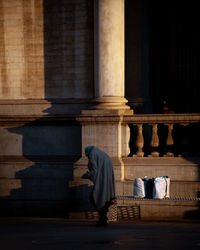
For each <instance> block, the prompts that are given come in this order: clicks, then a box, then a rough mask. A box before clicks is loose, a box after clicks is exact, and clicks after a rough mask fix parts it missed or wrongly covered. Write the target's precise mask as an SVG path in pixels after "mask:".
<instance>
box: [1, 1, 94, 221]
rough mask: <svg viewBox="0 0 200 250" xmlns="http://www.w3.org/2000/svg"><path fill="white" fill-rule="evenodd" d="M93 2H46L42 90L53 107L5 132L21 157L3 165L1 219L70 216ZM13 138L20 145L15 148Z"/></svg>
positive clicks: (89, 87)
mask: <svg viewBox="0 0 200 250" xmlns="http://www.w3.org/2000/svg"><path fill="white" fill-rule="evenodd" d="M92 4H93V1H86V0H82V1H76V0H75V1H71V0H66V1H57V0H49V1H43V10H44V15H43V16H44V77H45V90H44V91H45V99H46V100H47V102H49V103H50V104H51V107H50V108H49V109H48V110H44V111H43V113H44V114H45V115H46V117H44V118H43V115H41V118H38V119H35V120H34V118H33V119H31V121H24V122H23V121H19V122H18V123H17V124H18V125H17V126H15V127H14V126H13V125H12V126H10V127H6V128H5V133H6V136H7V137H8V138H11V137H12V138H11V139H9V141H7V142H6V145H9V149H8V151H9V153H10V152H11V151H17V155H19V156H16V157H15V156H12V157H10V156H9V157H7V158H8V160H6V161H7V162H6V163H5V164H6V167H8V168H7V169H9V173H8V174H7V175H6V176H5V182H3V189H4V190H6V192H5V193H4V195H2V196H1V197H0V203H1V205H0V206H1V211H3V213H1V215H2V216H3V215H9V216H17V215H19V216H45V217H46V216H48V217H51V216H62V217H63V216H64V217H67V213H68V211H69V209H70V206H71V205H70V201H69V198H70V190H69V181H71V180H72V178H73V164H74V162H75V161H77V160H78V158H79V157H80V155H81V126H80V125H79V124H78V123H77V122H76V121H75V116H76V115H77V114H79V113H80V110H81V109H82V108H83V107H82V106H84V105H85V104H84V103H83V105H82V103H79V102H78V101H77V102H76V98H91V97H92V95H93V24H92V22H93V14H92V13H93V11H91V9H92V8H93V6H92ZM88 92H89V93H88ZM66 99H67V100H66ZM69 99H73V100H74V102H70V101H69ZM37 105H40V103H39V104H37ZM37 107H38V106H37ZM41 107H42V105H41ZM84 107H85V106H84ZM41 109H42V108H41ZM27 115H29V114H27ZM24 120H26V118H24ZM7 134H8V135H7ZM13 138H16V140H18V143H17V142H15V143H13V144H12V141H13ZM2 145H3V144H2ZM3 146H4V145H3ZM20 147H22V149H21V151H22V152H20V153H18V152H19V151H20V150H19V148H20ZM11 148H12V149H13V150H12V149H11ZM7 155H8V154H7ZM13 155H15V154H13ZM7 169H6V171H7ZM4 184H5V185H4ZM81 188H82V187H81ZM83 188H84V190H85V188H86V187H83Z"/></svg>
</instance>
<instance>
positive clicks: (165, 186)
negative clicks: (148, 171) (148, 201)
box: [153, 176, 170, 199]
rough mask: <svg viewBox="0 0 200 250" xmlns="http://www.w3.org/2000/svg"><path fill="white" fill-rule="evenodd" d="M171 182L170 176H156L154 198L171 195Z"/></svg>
mask: <svg viewBox="0 0 200 250" xmlns="http://www.w3.org/2000/svg"><path fill="white" fill-rule="evenodd" d="M167 179H168V180H167ZM169 183H170V179H169V178H164V177H163V176H161V177H156V178H155V179H154V185H153V198H155V199H163V198H165V197H169Z"/></svg>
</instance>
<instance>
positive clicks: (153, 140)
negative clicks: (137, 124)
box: [150, 124, 159, 157]
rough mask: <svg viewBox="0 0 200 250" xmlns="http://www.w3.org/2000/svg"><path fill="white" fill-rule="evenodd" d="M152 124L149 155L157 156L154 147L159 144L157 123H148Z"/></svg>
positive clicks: (157, 153)
mask: <svg viewBox="0 0 200 250" xmlns="http://www.w3.org/2000/svg"><path fill="white" fill-rule="evenodd" d="M150 125H151V126H152V138H151V147H152V152H151V155H150V156H153V157H158V156H159V152H158V151H156V148H158V146H159V137H158V124H150Z"/></svg>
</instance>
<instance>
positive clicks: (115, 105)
mask: <svg viewBox="0 0 200 250" xmlns="http://www.w3.org/2000/svg"><path fill="white" fill-rule="evenodd" d="M94 23H95V27H94V28H95V32H94V35H95V38H94V43H95V44H94V49H95V53H94V54H95V100H96V105H95V106H94V108H95V109H129V107H128V106H126V103H127V100H126V99H125V98H124V0H95V1H94Z"/></svg>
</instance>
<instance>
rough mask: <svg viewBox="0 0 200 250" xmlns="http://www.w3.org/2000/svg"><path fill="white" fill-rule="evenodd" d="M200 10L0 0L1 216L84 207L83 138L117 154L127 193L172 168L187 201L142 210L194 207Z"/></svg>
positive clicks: (138, 0) (79, 0)
mask: <svg viewBox="0 0 200 250" xmlns="http://www.w3.org/2000/svg"><path fill="white" fill-rule="evenodd" d="M197 9H198V8H197V6H196V3H194V2H192V3H189V4H188V5H186V4H184V2H182V1H179V0H177V1H171V0H170V1H167V2H163V1H158V0H153V1H148V0H59V1H57V0H0V207H1V211H2V212H1V216H6V215H9V216H11V215H15V216H62V217H63V216H65V217H68V216H69V214H70V213H73V212H74V211H76V212H77V211H79V212H80V211H83V210H87V208H86V207H87V206H85V205H87V202H85V201H87V194H88V190H89V189H90V183H88V182H85V181H83V180H82V179H81V178H80V177H81V174H82V173H83V172H84V171H85V169H86V167H87V159H86V158H85V157H84V153H83V152H84V151H83V150H84V147H85V146H86V145H95V146H97V147H99V148H101V149H103V150H105V151H106V152H107V153H108V154H109V155H110V156H111V158H112V161H113V165H114V168H115V178H116V187H117V195H118V196H120V197H127V196H129V197H131V196H132V195H133V180H134V178H136V177H144V176H145V175H148V176H149V177H154V176H159V175H168V176H170V178H171V197H172V198H173V197H174V199H175V198H176V197H184V198H187V197H190V198H191V197H192V200H190V201H188V200H187V201H186V200H185V201H177V200H175V201H167V203H162V202H161V201H159V202H158V201H153V200H152V201H134V204H135V203H138V206H140V207H141V211H140V212H141V216H142V217H145V216H146V217H152V216H155V217H156V216H157V217H158V216H161V214H162V216H163V211H164V214H165V215H166V217H167V216H168V217H180V216H185V214H186V213H187V212H188V211H190V210H192V211H193V210H194V211H195V210H196V209H197V211H198V206H199V203H198V199H197V198H198V197H199V196H198V195H199V194H198V193H199V190H200V185H199V180H200V179H199V178H200V177H199V158H198V156H199V148H200V140H199V139H200V135H199V122H200V114H199V113H198V112H199V103H198V102H199V92H200V85H199V79H200V73H199V70H198V68H199V55H200V51H199V50H200V48H199V42H200V41H199V36H198V30H199V26H200V22H199V16H198V13H197ZM84 202H85V203H84ZM130 202H131V201H129V203H130ZM145 202H146V203H145ZM163 202H164V201H163ZM165 202H166V201H165ZM119 204H121V206H122V205H124V206H126V205H127V204H128V203H126V201H125V200H122V201H121V203H119ZM166 204H168V210H167V211H169V212H168V213H165V208H166ZM129 205H131V203H130V204H129ZM175 207H176V208H177V209H174V208H175ZM170 208H173V209H170ZM159 211H160V213H159ZM172 211H175V212H172Z"/></svg>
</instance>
